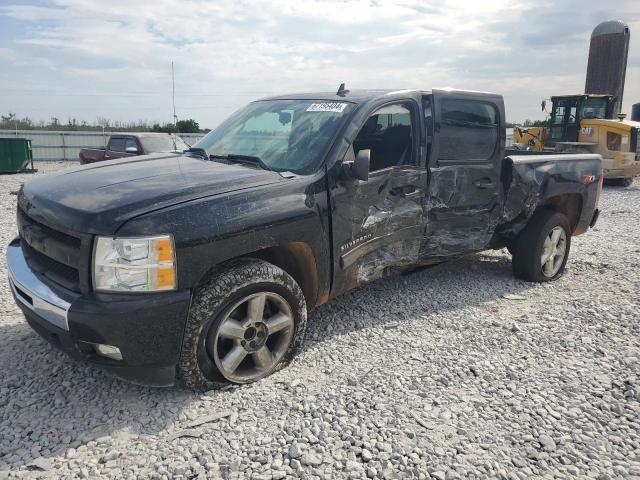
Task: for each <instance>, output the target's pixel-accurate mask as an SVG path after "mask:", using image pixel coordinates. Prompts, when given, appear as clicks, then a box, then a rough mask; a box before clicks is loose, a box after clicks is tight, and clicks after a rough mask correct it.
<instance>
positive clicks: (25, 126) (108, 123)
mask: <svg viewBox="0 0 640 480" xmlns="http://www.w3.org/2000/svg"><path fill="white" fill-rule="evenodd" d="M16 129H17V130H62V131H71V132H72V131H77V130H82V131H102V130H103V129H104V130H108V131H110V132H163V133H206V132H208V131H209V129H208V128H200V124H199V123H198V122H197V121H195V120H194V119H192V118H188V119H186V120H178V121H177V122H176V123H170V122H166V123H158V122H154V123H149V122H148V121H147V120H137V121H128V122H123V121H120V120H110V119H108V118H104V117H97V118H96V121H95V122H93V123H90V122H87V121H86V120H77V119H76V118H75V117H70V118H69V119H68V120H67V121H66V123H65V122H63V121H61V120H60V119H59V118H58V117H51V119H50V120H48V121H45V120H39V121H33V120H31V119H30V118H29V117H22V118H20V117H18V116H17V115H16V114H15V113H11V112H9V113H8V114H6V115H0V130H16Z"/></svg>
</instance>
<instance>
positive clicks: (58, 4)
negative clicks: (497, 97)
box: [0, 0, 640, 128]
mask: <svg viewBox="0 0 640 480" xmlns="http://www.w3.org/2000/svg"><path fill="white" fill-rule="evenodd" d="M612 19H620V20H623V21H625V22H626V23H627V24H628V25H629V27H630V29H631V45H630V47H629V60H628V70H627V81H626V87H625V94H624V104H623V111H625V112H627V113H629V112H630V107H631V104H633V103H636V102H640V0H609V1H606V2H603V1H602V0H597V1H594V0H553V1H549V0H537V1H536V2H531V1H529V0H505V1H503V0H493V1H482V0H472V1H447V0H437V1H431V0H397V1H383V0H369V1H350V0H341V1H323V0H315V1H305V0H297V1H285V0H270V1H268V2H260V1H245V0H229V1H227V0H215V1H210V0H180V1H177V0H135V1H134V2H132V1H130V0H129V1H124V0H109V1H99V0H50V1H17V0H0V65H1V67H0V114H6V113H7V112H9V111H10V112H13V113H16V114H17V115H18V116H19V117H24V116H28V117H30V118H31V119H33V120H49V119H50V118H51V117H53V116H55V117H57V118H59V119H60V120H61V121H62V122H66V120H67V119H68V118H70V117H74V118H76V119H78V120H87V121H89V122H95V121H96V119H97V118H98V117H103V118H108V119H111V120H119V121H136V120H147V121H149V122H155V121H160V122H170V121H172V116H173V110H172V101H171V86H172V83H171V61H173V62H174V64H175V103H176V110H177V115H178V118H179V119H185V118H194V119H195V120H197V121H198V122H199V123H200V126H201V127H207V128H213V127H215V126H216V125H217V124H218V123H219V122H220V121H222V120H223V119H224V118H225V117H227V116H228V115H229V114H230V113H232V112H233V111H234V110H236V109H238V108H240V107H242V106H243V105H244V104H246V103H248V102H249V101H252V100H255V99H257V98H260V97H264V96H269V95H275V94H282V93H292V92H303V91H314V90H315V91H318V90H320V91H333V90H336V89H337V87H338V85H339V84H340V83H342V82H346V84H347V88H350V89H360V88H393V89H404V88H421V89H431V88H438V87H453V88H464V89H470V90H483V91H492V92H496V93H500V94H503V95H504V97H505V107H506V112H507V119H508V120H509V121H515V122H521V121H523V120H525V119H542V118H544V114H543V113H542V112H541V111H540V102H541V100H542V99H544V98H549V97H550V96H551V95H564V94H574V93H581V92H583V91H584V82H585V71H586V65H587V56H588V48H589V38H590V34H591V31H592V30H593V28H594V27H595V26H596V25H597V24H598V23H600V22H601V21H605V20H612Z"/></svg>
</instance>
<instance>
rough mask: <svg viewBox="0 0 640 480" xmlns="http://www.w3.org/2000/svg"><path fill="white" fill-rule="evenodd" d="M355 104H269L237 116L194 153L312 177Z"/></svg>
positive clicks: (257, 104) (253, 106)
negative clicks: (242, 159) (201, 151)
mask: <svg viewBox="0 0 640 480" xmlns="http://www.w3.org/2000/svg"><path fill="white" fill-rule="evenodd" d="M350 105H351V104H350V103H347V102H338V101H322V100H264V101H258V102H253V103H250V104H249V105H247V106H246V107H245V108H243V109H241V110H239V111H238V112H236V113H234V114H233V115H232V116H231V117H229V118H228V119H227V120H225V121H224V122H223V123H222V124H220V126H218V127H217V128H216V129H215V130H212V131H211V132H209V133H208V134H207V135H206V136H205V137H204V138H202V139H201V140H199V141H198V142H197V143H196V144H195V145H194V146H193V148H201V149H204V150H205V151H206V152H207V154H209V155H215V156H216V157H225V156H228V157H233V156H251V157H258V158H259V159H260V160H261V161H262V162H263V164H264V165H265V166H266V167H268V168H269V169H271V170H279V171H291V172H294V173H310V172H311V171H312V170H313V169H314V168H316V167H317V164H318V162H319V161H320V160H321V158H322V156H323V154H324V153H325V151H326V149H327V147H328V146H329V142H330V141H331V139H332V138H333V136H334V135H335V133H336V131H337V129H338V127H339V126H340V124H341V122H342V119H343V118H344V116H345V115H346V114H347V112H348V111H349V110H350V108H349V106H350Z"/></svg>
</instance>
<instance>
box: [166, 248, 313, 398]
mask: <svg viewBox="0 0 640 480" xmlns="http://www.w3.org/2000/svg"><path fill="white" fill-rule="evenodd" d="M306 323H307V307H306V303H305V299H304V295H303V293H302V290H301V289H300V287H299V286H298V284H297V283H296V281H295V280H294V279H293V278H292V277H291V276H290V275H289V274H287V273H286V272H285V271H283V270H282V269H280V268H278V267H276V266H275V265H272V264H270V263H268V262H265V261H262V260H258V259H241V260H237V261H235V262H233V263H231V264H229V265H227V266H226V267H225V268H224V269H222V270H220V271H219V272H218V273H216V274H214V275H212V276H211V277H210V278H209V280H208V281H207V282H206V283H205V284H204V285H202V286H201V287H199V288H197V289H196V291H195V292H194V294H193V300H192V304H191V308H190V311H189V316H188V318H187V326H186V329H185V336H184V340H183V345H182V352H181V358H180V363H179V366H178V371H179V377H180V379H181V380H182V382H183V383H184V384H185V385H186V386H187V387H189V388H194V389H210V388H215V387H216V386H220V385H223V384H225V383H236V384H244V383H251V382H255V381H257V380H260V379H261V378H264V377H266V376H268V375H271V374H272V373H274V372H276V371H278V370H280V369H281V368H282V367H284V366H285V365H286V364H288V363H289V362H290V361H291V360H292V359H293V357H294V356H295V354H296V353H297V351H298V350H299V348H300V347H301V345H302V341H303V339H304V332H305V328H306Z"/></svg>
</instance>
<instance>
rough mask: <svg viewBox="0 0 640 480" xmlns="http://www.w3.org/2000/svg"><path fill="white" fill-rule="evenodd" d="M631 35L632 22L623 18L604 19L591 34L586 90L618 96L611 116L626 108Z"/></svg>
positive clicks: (586, 91) (587, 91)
mask: <svg viewBox="0 0 640 480" xmlns="http://www.w3.org/2000/svg"><path fill="white" fill-rule="evenodd" d="M629 36H630V32H629V27H628V25H627V24H626V23H624V22H622V21H620V20H612V21H609V22H602V23H601V24H600V25H598V26H597V27H596V28H594V29H593V33H592V34H591V45H590V46H589V63H588V65H587V82H586V85H585V87H584V92H585V93H603V94H609V95H615V97H616V98H615V103H614V105H613V108H612V112H611V115H612V116H611V118H615V117H616V116H617V114H618V113H620V110H621V109H622V94H623V92H624V78H625V73H626V71H627V53H628V52H629Z"/></svg>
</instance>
